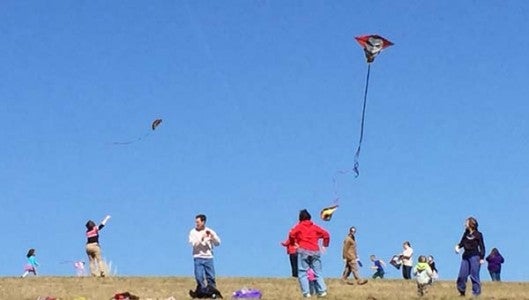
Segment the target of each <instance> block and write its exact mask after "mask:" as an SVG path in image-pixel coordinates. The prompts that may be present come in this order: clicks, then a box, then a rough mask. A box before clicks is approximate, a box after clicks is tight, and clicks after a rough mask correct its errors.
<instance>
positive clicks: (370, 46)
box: [353, 35, 393, 177]
mask: <svg viewBox="0 0 529 300" xmlns="http://www.w3.org/2000/svg"><path fill="white" fill-rule="evenodd" d="M355 39H356V41H357V42H358V43H359V44H360V45H361V46H362V47H363V48H364V53H365V56H366V61H367V75H366V85H365V89H364V104H363V107H362V121H361V123H360V137H359V139H358V148H357V149H356V153H355V157H354V167H353V171H354V172H355V177H358V176H359V175H360V171H359V170H358V168H359V166H360V164H359V162H358V160H359V158H360V150H361V149H362V141H363V140H364V125H365V117H366V106H367V92H368V89H369V75H370V74H371V63H372V62H373V61H375V57H376V56H377V55H378V54H379V53H380V52H381V51H382V50H383V49H384V48H387V47H389V46H391V45H393V43H392V42H390V41H389V40H387V39H385V38H383V37H381V36H379V35H364V36H359V37H355Z"/></svg>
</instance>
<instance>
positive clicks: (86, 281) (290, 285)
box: [0, 277, 529, 300]
mask: <svg viewBox="0 0 529 300" xmlns="http://www.w3.org/2000/svg"><path fill="white" fill-rule="evenodd" d="M326 283H327V284H328V291H329V295H328V296H327V297H326V299H364V300H365V299H371V300H374V299H377V300H383V299H425V300H426V299H462V298H461V297H459V296H458V293H457V291H456V289H455V283H454V282H453V281H441V282H436V283H435V284H434V285H433V286H432V287H430V288H429V292H428V294H427V295H426V296H424V297H422V298H420V297H418V296H417V294H416V285H415V282H413V281H404V280H376V281H372V280H370V281H369V283H368V284H366V285H363V286H356V285H353V286H351V285H344V284H342V283H341V282H340V281H339V280H337V279H328V280H326ZM217 285H218V287H219V289H220V290H221V291H222V292H223V294H224V298H225V299H230V298H231V292H233V291H235V290H238V289H240V288H242V287H245V286H246V287H253V288H258V289H260V290H261V291H262V292H263V294H264V297H263V299H301V296H300V291H299V287H298V284H297V281H296V280H295V279H293V278H282V279H280V278H219V279H218V283H217ZM193 287H194V279H193V278H190V277H110V278H90V277H81V278H79V277H29V278H23V279H22V278H8V277H4V278H0V299H1V300H11V299H13V300H23V299H28V300H29V299H31V300H35V299H37V297H39V296H55V297H58V298H60V299H75V297H79V296H82V297H85V299H94V300H106V299H110V298H111V297H112V295H113V294H114V293H116V292H124V291H129V292H131V293H133V294H135V295H138V296H140V299H167V298H168V297H171V296H172V297H174V298H175V299H178V300H179V299H189V296H188V295H187V291H188V290H189V289H191V288H193ZM468 292H469V294H470V283H469V285H468ZM466 298H467V299H471V297H470V296H467V297H466ZM480 299H495V300H499V299H529V283H513V282H511V283H492V282H485V283H483V293H482V295H481V297H480Z"/></svg>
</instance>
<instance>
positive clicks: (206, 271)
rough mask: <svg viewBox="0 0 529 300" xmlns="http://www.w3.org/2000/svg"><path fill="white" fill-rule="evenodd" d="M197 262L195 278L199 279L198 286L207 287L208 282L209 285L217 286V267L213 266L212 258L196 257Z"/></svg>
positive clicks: (195, 261)
mask: <svg viewBox="0 0 529 300" xmlns="http://www.w3.org/2000/svg"><path fill="white" fill-rule="evenodd" d="M194 263H195V280H196V281H197V287H200V288H201V289H202V288H205V287H206V283H205V282H207V285H208V286H212V287H215V288H216V284H215V267H214V266H213V259H212V258H198V257H195V258H194Z"/></svg>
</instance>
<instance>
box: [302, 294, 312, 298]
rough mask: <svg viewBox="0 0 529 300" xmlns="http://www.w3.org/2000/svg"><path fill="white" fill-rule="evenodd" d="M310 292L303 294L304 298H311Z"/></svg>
mask: <svg viewBox="0 0 529 300" xmlns="http://www.w3.org/2000/svg"><path fill="white" fill-rule="evenodd" d="M310 297H311V296H310V294H303V298H310Z"/></svg>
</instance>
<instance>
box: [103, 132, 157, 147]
mask: <svg viewBox="0 0 529 300" xmlns="http://www.w3.org/2000/svg"><path fill="white" fill-rule="evenodd" d="M149 135H151V132H150V131H149V132H147V133H146V134H144V135H143V136H140V137H138V138H136V139H134V140H129V141H124V142H113V143H112V145H130V144H132V143H136V142H139V141H141V140H143V139H146V138H147V137H149Z"/></svg>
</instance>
